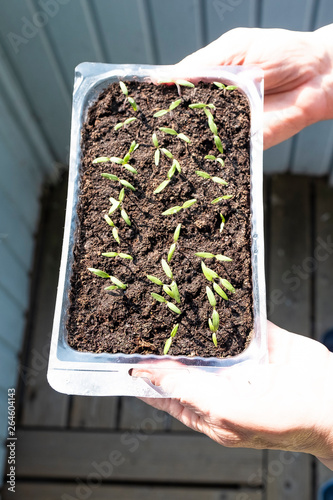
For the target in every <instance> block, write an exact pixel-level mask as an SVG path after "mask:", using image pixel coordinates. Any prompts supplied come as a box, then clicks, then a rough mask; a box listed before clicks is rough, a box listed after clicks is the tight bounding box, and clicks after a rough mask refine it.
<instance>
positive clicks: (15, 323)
mask: <svg viewBox="0 0 333 500" xmlns="http://www.w3.org/2000/svg"><path fill="white" fill-rule="evenodd" d="M0 318H1V322H0V342H1V345H4V344H5V345H8V346H10V347H11V348H12V349H14V350H15V351H16V352H18V351H20V349H21V341H22V336H23V329H24V326H25V313H24V308H23V307H22V306H20V305H19V304H18V303H17V302H15V301H14V300H13V299H12V298H11V297H10V296H9V295H8V294H7V293H6V292H5V291H4V290H3V289H1V288H0Z"/></svg>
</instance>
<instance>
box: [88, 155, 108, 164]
mask: <svg viewBox="0 0 333 500" xmlns="http://www.w3.org/2000/svg"><path fill="white" fill-rule="evenodd" d="M110 160H111V161H112V158H109V157H108V156H100V157H99V158H95V159H94V160H93V161H92V162H93V163H103V162H106V161H110Z"/></svg>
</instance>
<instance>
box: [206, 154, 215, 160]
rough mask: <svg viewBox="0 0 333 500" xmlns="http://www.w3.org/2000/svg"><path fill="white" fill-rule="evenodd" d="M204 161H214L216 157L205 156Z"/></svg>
mask: <svg viewBox="0 0 333 500" xmlns="http://www.w3.org/2000/svg"><path fill="white" fill-rule="evenodd" d="M205 160H216V156H213V155H206V156H205Z"/></svg>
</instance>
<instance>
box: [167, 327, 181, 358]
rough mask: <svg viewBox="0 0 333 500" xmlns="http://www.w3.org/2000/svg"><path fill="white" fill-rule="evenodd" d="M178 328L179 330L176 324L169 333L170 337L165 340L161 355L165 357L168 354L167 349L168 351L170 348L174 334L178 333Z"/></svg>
mask: <svg viewBox="0 0 333 500" xmlns="http://www.w3.org/2000/svg"><path fill="white" fill-rule="evenodd" d="M178 328H179V324H178V323H177V324H176V325H175V326H174V327H173V329H172V330H171V333H170V337H169V338H168V339H167V341H166V342H165V345H164V350H163V354H164V355H165V356H166V355H167V354H168V352H169V349H170V346H171V343H172V339H173V338H174V337H175V336H176V333H177V332H178Z"/></svg>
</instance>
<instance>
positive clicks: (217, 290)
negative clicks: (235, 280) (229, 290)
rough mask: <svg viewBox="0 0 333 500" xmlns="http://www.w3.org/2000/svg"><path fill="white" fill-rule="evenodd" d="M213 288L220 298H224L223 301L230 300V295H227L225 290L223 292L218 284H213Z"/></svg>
mask: <svg viewBox="0 0 333 500" xmlns="http://www.w3.org/2000/svg"><path fill="white" fill-rule="evenodd" d="M213 288H214V290H215V292H216V293H217V294H218V295H219V296H220V297H222V299H224V300H229V299H228V295H227V294H226V293H225V291H224V290H222V288H221V287H220V286H219V285H218V284H217V283H213Z"/></svg>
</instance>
